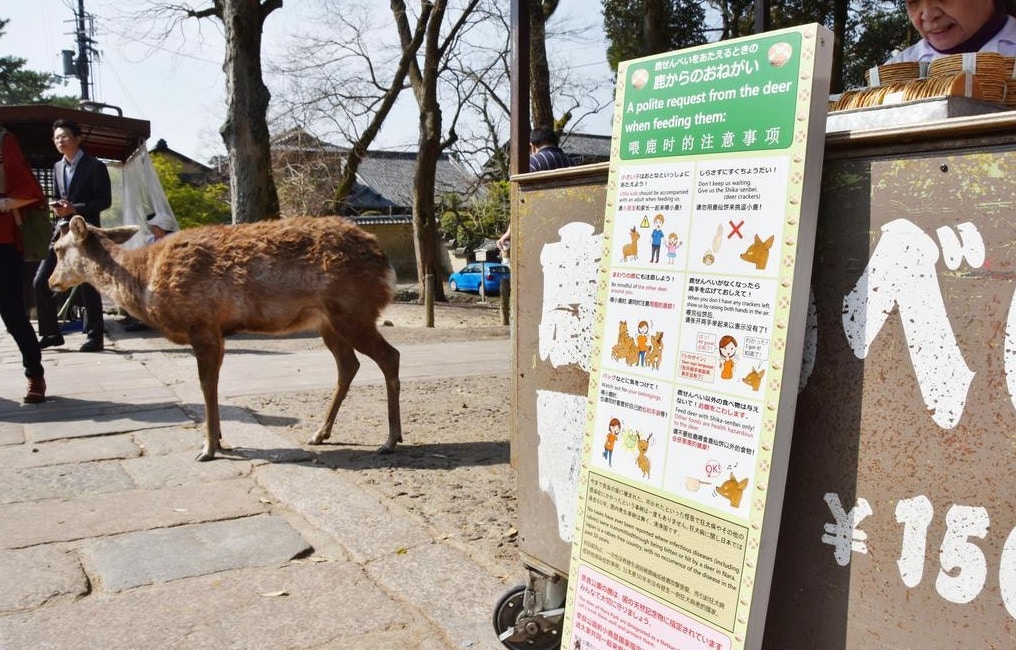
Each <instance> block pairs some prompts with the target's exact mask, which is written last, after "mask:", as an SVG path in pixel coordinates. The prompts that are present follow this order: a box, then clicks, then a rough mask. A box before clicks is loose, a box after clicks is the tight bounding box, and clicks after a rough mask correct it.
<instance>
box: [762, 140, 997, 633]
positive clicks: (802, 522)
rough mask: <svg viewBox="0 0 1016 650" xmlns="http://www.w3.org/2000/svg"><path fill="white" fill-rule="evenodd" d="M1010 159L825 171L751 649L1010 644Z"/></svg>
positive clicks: (884, 163) (895, 160)
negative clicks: (807, 344)
mask: <svg viewBox="0 0 1016 650" xmlns="http://www.w3.org/2000/svg"><path fill="white" fill-rule="evenodd" d="M1012 149H1013V147H1012V146H1009V147H1003V148H998V149H994V150H984V149H982V150H969V151H963V152H959V153H958V152H957V151H956V150H955V149H952V150H941V151H937V152H936V151H926V152H922V153H920V154H917V155H894V156H891V157H887V158H883V157H878V156H877V155H871V156H869V157H866V158H860V159H855V160H850V159H844V160H839V161H827V163H826V168H825V169H826V171H825V179H824V185H823V192H824V193H823V197H822V209H821V211H820V220H819V230H818V240H817V242H816V257H815V264H814V273H813V279H812V283H813V284H812V288H813V293H814V297H815V317H816V318H815V320H814V321H813V325H814V327H813V329H812V331H811V334H812V339H811V340H812V341H813V343H814V345H815V347H814V350H815V354H814V355H813V357H812V358H813V360H814V365H813V367H812V368H808V367H807V366H806V368H805V372H804V373H803V376H805V381H806V383H805V385H804V388H803V391H802V393H801V396H800V399H799V400H798V410H797V420H796V427H795V428H796V431H795V433H794V443H793V448H792V452H791V462H790V474H789V477H788V480H787V492H786V497H785V502H784V508H783V525H782V529H781V534H780V540H779V547H778V553H777V564H776V570H775V577H774V580H773V589H772V598H771V602H770V609H769V617H768V623H767V629H766V642H767V646H768V647H774V648H776V647H788V648H800V647H822V648H838V647H849V648H873V647H886V648H911V647H913V648H918V647H920V648H926V647H984V648H987V647H1013V646H1014V645H1016V630H1014V614H1016V535H1012V533H1013V530H1014V526H1016V509H1014V506H1013V496H1014V495H1016V480H1014V477H1013V472H1012V468H1013V467H1014V466H1016V463H1014V460H1016V458H1014V452H1016V450H1014V438H1013V432H1014V431H1016V403H1014V399H1013V392H1014V391H1013V388H1014V387H1016V352H1014V349H1013V337H1016V331H1013V330H1014V328H1016V318H1014V315H1013V311H1012V305H1013V295H1014V289H1016V274H1014V271H1016V266H1014V265H1016V251H1014V244H1013V225H1014V222H1016V178H1014V176H1013V170H1016V152H1014V151H1013V150H1012ZM1007 337H1008V338H1007Z"/></svg>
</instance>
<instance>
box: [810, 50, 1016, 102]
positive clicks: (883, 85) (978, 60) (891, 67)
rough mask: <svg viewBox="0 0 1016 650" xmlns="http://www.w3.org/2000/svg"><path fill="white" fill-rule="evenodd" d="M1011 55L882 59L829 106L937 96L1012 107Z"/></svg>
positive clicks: (1014, 66) (1015, 84)
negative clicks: (859, 84)
mask: <svg viewBox="0 0 1016 650" xmlns="http://www.w3.org/2000/svg"><path fill="white" fill-rule="evenodd" d="M1014 70H1016V57H1011V56H1003V55H1001V54H996V53H994V52H972V53H967V54H951V55H949V56H944V57H941V58H939V59H936V60H935V61H932V62H931V63H930V64H922V63H916V62H902V63H887V64H885V65H880V66H878V67H876V68H871V69H870V70H868V71H867V72H865V74H864V78H865V80H866V81H867V82H868V85H869V87H868V88H861V89H857V90H848V91H846V92H844V93H842V94H841V95H840V96H839V97H838V98H837V99H836V101H834V102H831V103H830V105H829V111H830V112H834V111H845V110H852V109H859V108H871V107H874V106H883V105H887V104H901V103H904V102H910V101H917V100H921V99H932V98H936V97H969V98H971V99H977V100H980V101H983V102H988V103H991V104H998V105H1001V106H1006V107H1007V108H1013V109H1016V75H1014Z"/></svg>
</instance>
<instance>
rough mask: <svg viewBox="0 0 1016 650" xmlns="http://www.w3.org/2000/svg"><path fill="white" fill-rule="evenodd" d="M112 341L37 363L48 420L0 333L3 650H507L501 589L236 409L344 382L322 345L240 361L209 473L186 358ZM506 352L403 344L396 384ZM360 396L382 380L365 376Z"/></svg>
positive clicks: (452, 371) (496, 365)
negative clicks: (242, 403)
mask: <svg viewBox="0 0 1016 650" xmlns="http://www.w3.org/2000/svg"><path fill="white" fill-rule="evenodd" d="M107 322H110V321H107ZM110 330H111V332H110V333H109V335H108V336H109V339H108V340H107V351H106V352H104V353H101V354H86V353H79V352H77V347H78V346H79V345H80V344H81V343H82V341H83V337H82V335H81V334H80V333H77V334H70V335H68V336H67V337H66V338H67V344H66V346H65V347H63V348H59V349H56V350H46V351H44V352H43V363H44V365H45V367H46V381H47V384H48V385H49V391H48V392H49V395H50V399H49V400H48V401H47V402H46V403H44V404H41V405H36V406H32V405H23V404H21V401H20V400H21V396H22V395H23V394H24V388H25V380H24V378H23V376H22V370H21V365H20V355H19V354H18V351H17V348H16V347H15V345H14V342H13V340H12V339H11V338H10V336H9V335H6V334H5V333H4V334H3V335H0V576H2V579H0V649H3V650H21V649H29V648H30V649H33V650H34V649H38V648H74V649H83V648H84V649H90V648H102V649H106V648H142V647H148V648H217V649H219V648H244V649H246V648H272V649H288V648H351V649H358V648H369V649H371V650H385V649H391V650H396V649H399V650H402V649H411V648H419V649H422V650H432V649H433V650H438V649H444V648H479V649H488V648H490V649H497V648H501V647H502V646H501V645H500V643H498V641H497V639H496V638H495V635H494V631H493V628H492V626H491V623H490V619H491V616H492V613H493V608H494V605H495V603H496V602H497V599H498V597H499V596H500V595H501V594H502V593H503V592H504V591H505V589H506V585H505V584H504V583H503V582H502V581H501V580H499V579H498V577H496V576H494V575H492V574H491V573H490V572H489V571H487V570H486V569H484V568H482V567H481V566H479V565H477V564H476V563H475V562H474V561H472V560H471V559H470V558H468V557H467V556H465V555H464V554H462V553H461V552H460V551H458V550H456V549H454V548H452V547H450V546H448V545H446V544H442V542H441V539H439V538H437V537H436V536H435V535H434V534H433V533H432V531H430V530H428V528H427V527H426V526H424V525H423V524H422V523H421V522H419V521H418V520H416V519H414V518H412V517H410V516H408V515H407V514H406V513H405V512H403V511H398V510H395V509H394V508H390V507H389V506H387V505H386V504H385V503H384V502H383V501H381V500H380V499H379V498H378V497H377V496H376V495H375V494H374V493H371V492H368V491H365V490H364V489H362V488H361V487H360V486H358V485H357V484H355V483H353V482H351V481H350V480H348V479H344V478H343V477H342V476H341V475H340V474H339V473H336V472H323V471H321V470H320V469H317V468H313V467H312V466H311V465H310V464H309V463H308V462H307V461H309V460H310V458H311V454H310V453H309V452H307V451H305V450H303V449H301V448H300V447H296V446H294V445H293V444H292V443H291V442H290V441H288V440H285V439H282V438H281V437H279V436H277V435H274V434H272V433H271V432H270V431H268V430H267V429H266V428H264V427H262V426H261V425H259V424H258V423H257V422H256V421H255V419H254V417H253V416H252V415H251V414H250V413H249V412H247V411H245V410H243V409H241V408H238V407H236V406H232V405H230V402H229V399H230V397H235V396H238V395H247V394H266V393H277V392H281V390H283V388H282V387H280V386H279V382H278V381H273V378H275V377H279V376H285V377H286V378H287V381H286V384H285V387H284V390H287V391H298V390H308V389H319V388H327V387H330V386H332V385H334V381H335V378H334V377H335V376H334V373H335V369H334V364H333V362H332V359H331V355H329V354H328V353H327V352H326V351H325V350H324V349H323V347H322V348H321V349H319V350H317V351H315V352H292V353H288V352H286V353H273V354H270V355H232V356H231V355H230V354H229V353H228V352H227V354H226V361H225V364H224V366H223V373H222V382H221V385H220V403H221V404H222V409H221V410H222V413H221V415H222V420H223V421H224V422H227V421H228V426H229V441H230V443H231V444H233V445H235V446H236V447H238V449H236V450H235V451H234V453H231V457H230V458H229V459H223V460H216V461H214V462H210V463H197V462H195V461H194V456H195V455H196V453H197V451H198V449H199V448H200V445H201V440H202V432H201V429H200V427H199V426H198V425H197V424H196V423H195V419H194V416H195V415H197V416H198V417H201V413H200V411H202V410H203V409H201V408H200V405H201V403H202V400H201V393H200V389H199V386H198V382H197V370H196V365H195V362H194V359H193V357H190V356H187V357H180V355H179V354H171V353H178V352H179V351H180V350H181V348H180V347H179V346H174V345H173V344H171V343H169V342H167V341H165V340H164V339H162V338H148V339H142V338H131V339H129V341H128V340H126V339H124V340H122V341H120V342H118V341H117V335H116V332H117V331H118V330H117V328H116V326H115V325H114V324H111V326H110ZM118 346H119V347H122V348H123V349H122V350H120V351H117V347H118ZM508 346H509V342H508V340H507V339H501V340H494V341H479V342H477V341H470V342H464V343H446V344H440V345H437V344H428V345H409V346H400V351H401V352H402V380H403V382H404V383H405V382H409V381H413V380H414V379H423V378H432V377H437V376H467V375H474V374H485V375H489V374H490V373H491V372H504V373H507V372H508ZM276 364H278V365H277V368H276ZM297 370H298V371H299V372H297ZM356 381H357V382H358V383H359V382H369V381H374V382H377V381H380V372H379V371H378V370H377V368H376V366H374V364H372V363H370V362H367V363H364V364H363V366H362V367H361V370H360V373H359V374H358V376H357V379H356ZM522 574H523V571H522V567H521V564H520V576H521V575H522Z"/></svg>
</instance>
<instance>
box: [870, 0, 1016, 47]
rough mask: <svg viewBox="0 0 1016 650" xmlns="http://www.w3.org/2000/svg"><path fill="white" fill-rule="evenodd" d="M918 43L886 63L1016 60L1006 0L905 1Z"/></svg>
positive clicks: (1014, 25) (1014, 21) (1015, 34)
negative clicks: (983, 57)
mask: <svg viewBox="0 0 1016 650" xmlns="http://www.w3.org/2000/svg"><path fill="white" fill-rule="evenodd" d="M906 5H907V15H908V16H909V17H910V22H911V23H912V24H913V25H914V28H915V29H917V31H918V33H920V34H921V40H920V41H918V42H917V43H915V44H913V45H911V46H910V47H908V48H907V49H905V50H903V51H902V52H900V53H898V54H896V55H895V56H893V57H892V58H890V59H889V60H888V61H886V63H900V62H905V61H917V62H926V61H934V60H935V59H937V58H939V57H943V56H946V55H949V54H961V53H966V52H997V53H999V54H1002V55H1005V56H1016V18H1014V17H1013V16H1012V15H1011V12H1012V6H1011V5H1010V3H1009V2H1008V1H1007V0H907V3H906Z"/></svg>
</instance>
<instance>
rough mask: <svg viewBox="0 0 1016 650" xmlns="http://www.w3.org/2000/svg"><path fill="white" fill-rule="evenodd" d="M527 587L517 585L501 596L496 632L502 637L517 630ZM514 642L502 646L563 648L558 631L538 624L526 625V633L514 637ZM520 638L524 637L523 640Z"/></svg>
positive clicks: (527, 649) (496, 610) (535, 649)
mask: <svg viewBox="0 0 1016 650" xmlns="http://www.w3.org/2000/svg"><path fill="white" fill-rule="evenodd" d="M525 594H526V586H525V585H515V586H514V587H512V588H511V589H509V590H508V591H506V592H505V593H504V595H503V596H501V599H500V600H498V601H497V605H495V606H494V631H495V632H496V633H497V635H498V636H499V637H500V636H501V635H502V634H504V633H505V632H508V631H511V630H514V629H515V623H516V622H517V621H518V620H519V616H521V615H522V610H523V607H524V606H523V599H524V598H525ZM513 636H514V637H515V638H514V639H512V640H508V641H505V640H502V641H501V644H502V645H503V646H504V647H506V648H509V649H510V650H557V649H558V648H560V647H561V635H560V634H558V632H557V630H556V629H552V630H543V629H541V627H540V625H539V624H537V623H536V622H532V623H530V624H528V625H526V631H525V632H523V633H517V634H515V635H513ZM520 637H524V638H521V640H520Z"/></svg>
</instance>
